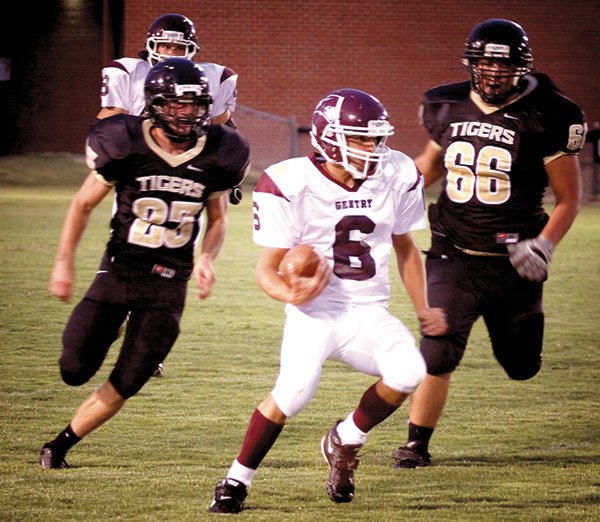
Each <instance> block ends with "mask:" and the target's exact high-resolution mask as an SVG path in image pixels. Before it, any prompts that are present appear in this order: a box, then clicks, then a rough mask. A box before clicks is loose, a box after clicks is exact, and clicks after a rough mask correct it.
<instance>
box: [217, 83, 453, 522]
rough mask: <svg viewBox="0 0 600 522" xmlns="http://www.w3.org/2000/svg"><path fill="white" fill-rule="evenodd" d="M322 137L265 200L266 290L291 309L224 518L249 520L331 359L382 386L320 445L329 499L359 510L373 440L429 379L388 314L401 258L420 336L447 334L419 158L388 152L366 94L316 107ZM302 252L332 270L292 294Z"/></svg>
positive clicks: (349, 92)
mask: <svg viewBox="0 0 600 522" xmlns="http://www.w3.org/2000/svg"><path fill="white" fill-rule="evenodd" d="M311 134H312V141H313V146H314V147H315V149H316V151H317V153H316V154H312V155H310V156H308V157H302V158H293V159H289V160H286V161H283V162H281V163H278V164H276V165H273V166H272V167H270V168H268V169H267V170H266V171H265V172H264V173H263V175H262V176H261V178H260V180H259V181H258V184H257V186H256V188H255V191H254V196H253V197H254V201H253V203H254V240H255V242H256V243H257V244H258V245H259V246H261V247H262V250H261V253H260V256H259V260H258V264H257V268H256V280H257V282H258V285H259V286H260V288H261V289H262V290H263V291H264V292H265V293H266V294H267V295H269V296H270V297H272V298H273V299H276V300H279V301H282V302H284V303H287V304H286V314H287V318H286V323H285V328H284V333H283V341H282V345H281V367H280V373H279V377H278V379H277V382H276V384H275V387H274V388H273V390H272V391H271V393H270V394H269V396H268V397H267V398H266V399H265V400H264V401H263V402H262V403H261V404H260V405H259V406H258V408H257V409H256V410H255V412H254V414H253V415H252V418H251V420H250V424H249V426H248V429H247V431H246V435H245V438H244V441H243V444H242V448H241V451H240V453H239V455H238V457H237V458H236V459H235V460H234V461H233V464H232V465H231V467H230V469H229V471H228V473H227V475H226V478H225V479H223V480H221V481H219V482H218V484H217V486H216V489H215V493H214V497H213V501H212V504H211V506H210V508H209V511H210V512H213V513H239V512H240V511H241V510H242V509H243V503H244V500H245V498H246V495H247V492H248V488H249V486H250V483H251V481H252V479H253V477H254V475H255V473H256V471H257V468H258V466H259V464H260V463H261V461H262V460H263V458H264V457H265V455H266V454H267V452H268V451H269V449H270V448H271V446H272V445H273V443H274V442H275V440H276V439H277V437H278V436H279V433H280V432H281V430H282V428H283V426H284V424H285V422H286V420H287V419H288V418H291V417H293V416H295V415H296V414H297V413H299V412H300V411H302V410H303V409H304V408H305V407H306V406H307V404H308V403H309V401H310V400H311V398H312V397H313V395H314V393H315V391H316V389H317V386H318V383H319V380H320V376H321V370H322V366H323V363H324V362H325V361H326V360H327V359H330V360H335V361H339V362H343V363H345V364H347V365H349V366H351V367H352V368H355V369H356V370H358V371H360V372H362V373H365V374H368V375H372V376H374V377H377V378H378V379H377V381H376V382H375V383H374V384H373V385H372V386H371V387H369V388H368V389H367V390H366V391H365V392H364V394H363V396H362V398H361V399H360V401H359V403H358V406H357V408H356V409H355V410H354V411H353V412H351V413H350V414H349V415H348V416H347V417H346V418H345V419H344V420H341V421H338V422H337V423H336V424H335V425H334V426H333V427H332V428H331V429H330V430H329V432H328V433H327V434H326V435H325V436H324V437H323V439H322V440H321V450H322V454H323V457H324V459H325V461H326V463H327V465H328V466H329V477H328V480H327V483H326V489H327V492H328V494H329V496H330V498H331V499H332V500H333V501H334V502H350V501H351V500H352V498H353V496H354V469H356V467H357V465H358V459H357V454H358V451H359V449H360V448H361V447H362V445H363V444H364V442H365V439H366V437H367V434H368V432H369V431H370V430H371V429H372V428H373V427H374V426H376V425H377V424H379V423H380V422H382V421H383V420H384V419H386V418H387V417H389V416H390V415H391V414H392V413H393V412H394V411H395V410H396V409H397V408H398V407H399V406H400V405H401V404H402V402H403V401H404V400H405V399H406V397H407V396H408V395H409V394H410V393H412V392H413V391H414V390H415V389H416V387H417V386H418V385H419V383H420V382H421V380H422V379H423V378H424V377H425V363H424V361H423V358H422V357H421V354H420V352H419V350H418V348H417V346H416V343H415V339H414V337H413V336H412V334H411V333H410V331H409V330H408V328H407V327H406V326H405V325H404V324H403V323H402V322H401V321H400V320H399V319H397V318H396V317H394V316H392V315H391V314H390V312H389V310H388V299H389V297H390V280H389V274H388V264H389V256H390V253H391V251H392V250H393V251H394V252H395V254H396V258H397V261H398V270H399V273H400V276H401V278H402V281H403V283H404V286H405V288H406V290H407V293H408V295H409V296H410V299H411V301H412V304H413V306H414V309H415V311H416V315H417V317H418V319H419V321H420V325H421V331H422V332H423V333H424V334H426V335H438V334H440V333H442V332H444V331H445V330H446V319H445V312H444V311H443V310H441V309H439V308H437V309H435V308H430V307H429V305H428V302H427V296H426V291H425V277H424V267H423V261H422V259H421V253H420V251H419V248H418V247H417V245H416V243H415V242H414V241H413V239H412V236H411V231H412V230H416V229H422V228H425V225H426V219H425V203H424V199H423V197H424V196H423V182H422V179H421V175H420V173H419V171H418V170H417V168H416V166H415V164H414V162H413V161H412V160H411V159H410V158H409V157H408V156H406V155H404V154H403V153H401V152H398V151H393V150H391V149H389V148H388V147H386V145H385V142H386V139H387V137H388V136H391V135H392V134H393V127H392V125H391V124H390V123H389V121H388V115H387V111H386V110H385V107H384V106H383V105H382V104H381V102H380V101H379V100H377V99H376V98H375V97H373V96H371V95H370V94H368V93H366V92H363V91H360V90H356V89H338V90H335V91H333V92H331V93H330V94H329V95H328V96H326V97H325V98H324V99H323V100H321V101H320V102H319V104H318V105H317V107H316V109H315V112H314V114H313V122H312V132H311ZM298 244H309V245H312V246H313V247H314V248H315V249H317V250H318V251H319V252H320V253H321V254H322V259H321V261H320V264H319V266H318V268H317V271H316V273H315V275H314V276H313V277H300V276H299V275H298V273H294V272H293V271H292V273H291V274H290V276H291V279H290V280H289V281H290V285H289V286H288V284H287V283H286V282H285V280H284V278H283V277H282V275H281V273H280V272H279V266H280V263H281V260H282V258H283V257H284V255H285V254H286V253H287V252H288V250H289V249H291V248H292V247H294V246H295V245H298Z"/></svg>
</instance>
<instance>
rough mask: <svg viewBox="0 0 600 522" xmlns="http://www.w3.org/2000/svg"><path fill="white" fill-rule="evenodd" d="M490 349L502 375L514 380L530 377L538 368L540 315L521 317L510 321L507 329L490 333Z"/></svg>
mask: <svg viewBox="0 0 600 522" xmlns="http://www.w3.org/2000/svg"><path fill="white" fill-rule="evenodd" d="M491 336H492V347H493V349H494V355H495V357H496V359H497V360H498V362H499V363H500V364H501V365H502V368H504V371H505V372H506V374H507V375H508V376H509V377H510V378H511V379H514V380H517V381H525V380H527V379H531V378H532V377H534V376H535V375H536V374H537V373H538V372H539V371H540V369H541V367H542V345H543V340H544V314H543V313H541V312H537V313H534V314H530V315H526V316H521V317H518V318H515V319H513V320H511V321H510V323H509V327H508V329H506V330H505V331H500V332H494V333H493V334H491Z"/></svg>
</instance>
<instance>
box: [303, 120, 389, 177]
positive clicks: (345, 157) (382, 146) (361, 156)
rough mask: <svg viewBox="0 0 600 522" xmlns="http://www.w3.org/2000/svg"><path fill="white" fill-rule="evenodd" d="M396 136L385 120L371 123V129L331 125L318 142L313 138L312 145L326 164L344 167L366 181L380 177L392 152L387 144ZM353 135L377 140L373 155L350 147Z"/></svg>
mask: <svg viewBox="0 0 600 522" xmlns="http://www.w3.org/2000/svg"><path fill="white" fill-rule="evenodd" d="M393 134H394V131H393V127H392V125H390V123H389V122H387V121H383V120H372V121H370V122H369V124H368V127H353V126H346V125H340V124H339V123H330V124H329V125H327V126H326V127H325V129H324V130H323V132H322V134H321V136H320V140H319V141H318V142H317V141H315V140H314V138H313V146H315V148H316V149H317V150H318V151H319V153H320V154H322V155H323V157H324V158H325V159H326V160H327V161H331V162H332V163H335V164H338V165H341V166H343V167H344V169H345V170H346V171H347V172H348V173H349V174H350V175H351V176H352V177H353V178H354V179H365V178H367V177H371V176H375V175H377V174H378V173H379V171H380V167H381V165H382V164H383V163H384V162H385V161H386V160H387V159H388V158H389V157H390V154H391V151H390V149H389V147H387V146H386V141H387V138H388V136H391V135H393ZM352 136H359V137H360V136H367V137H369V138H375V143H376V147H375V150H374V151H372V152H371V151H368V150H363V149H358V148H355V147H352V146H350V145H349V144H348V138H350V137H352ZM323 145H325V146H323ZM352 160H355V161H352ZM361 163H362V167H361V165H360V164H361Z"/></svg>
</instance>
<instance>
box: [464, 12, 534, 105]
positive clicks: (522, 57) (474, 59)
mask: <svg viewBox="0 0 600 522" xmlns="http://www.w3.org/2000/svg"><path fill="white" fill-rule="evenodd" d="M462 58H463V64H464V65H465V66H466V67H467V68H468V69H469V73H470V75H471V88H472V89H473V90H474V91H475V92H476V93H477V94H478V95H479V96H481V98H482V99H483V101H485V102H486V103H489V104H491V105H499V104H502V103H503V102H504V101H506V100H507V99H508V98H509V97H510V96H511V95H513V94H514V93H515V92H517V91H518V90H519V84H520V83H521V80H522V78H523V76H525V75H526V74H527V73H528V72H530V71H531V69H532V66H533V55H532V53H531V48H530V47H529V38H528V37H527V34H526V33H525V31H524V30H523V28H522V27H521V26H520V25H519V24H517V23H515V22H513V21H511V20H505V19H502V18H491V19H489V20H484V21H483V22H480V23H478V24H477V25H476V26H475V27H473V29H472V30H471V32H470V34H469V36H468V38H467V41H466V42H465V50H464V52H463V55H462ZM482 64H487V65H482ZM490 64H496V65H495V66H494V65H490ZM486 80H487V82H488V88H487V89H484V86H483V85H484V81H486ZM494 80H496V81H497V83H493V82H494ZM507 80H508V81H507ZM490 82H492V83H493V85H492V86H490V85H489V84H490Z"/></svg>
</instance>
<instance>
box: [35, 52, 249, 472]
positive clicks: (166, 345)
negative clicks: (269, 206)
mask: <svg viewBox="0 0 600 522" xmlns="http://www.w3.org/2000/svg"><path fill="white" fill-rule="evenodd" d="M145 98H146V109H147V111H148V113H149V116H148V117H141V116H130V115H124V114H120V115H116V116H112V117H110V118H107V119H101V120H98V121H97V122H96V123H95V124H94V125H93V127H92V128H91V130H90V133H89V136H88V140H87V145H86V149H87V160H88V165H89V167H90V168H91V169H92V172H91V173H90V175H89V176H88V177H87V179H86V180H85V182H84V183H83V185H82V187H81V188H80V190H79V191H78V192H77V194H76V195H75V196H74V198H73V201H72V202H71V205H70V207H69V211H68V213H67V217H66V219H65V223H64V226H63V230H62V235H61V238H60V243H59V247H58V253H57V256H56V260H55V263H54V267H53V269H52V274H51V276H50V282H49V291H50V293H51V294H52V295H54V296H55V297H57V298H58V299H60V300H63V301H68V300H69V298H70V297H71V293H72V287H73V281H74V260H75V251H76V249H77V245H78V244H79V241H80V239H81V237H82V234H83V232H84V229H85V226H86V223H87V221H88V218H89V215H90V214H91V212H92V209H93V208H94V207H95V206H96V205H98V203H99V202H100V201H102V199H103V198H104V197H105V196H106V195H107V194H108V193H109V192H110V191H111V189H112V188H113V187H114V188H115V202H114V205H113V209H114V210H113V216H112V220H111V222H110V237H109V240H108V243H107V247H106V252H105V254H104V256H103V258H102V261H101V263H100V267H99V269H98V272H97V275H96V278H95V280H94V282H93V283H92V285H91V286H90V288H89V290H88V291H87V293H86V295H85V296H84V298H83V300H82V301H81V302H80V303H79V304H78V305H77V306H76V307H75V309H74V310H73V313H72V314H71V317H70V319H69V321H68V323H67V325H66V328H65V331H64V334H63V348H62V354H61V357H60V372H61V375H62V378H63V381H64V382H65V383H66V384H68V385H70V386H79V385H81V384H84V383H85V382H87V381H88V380H89V379H90V378H91V377H92V376H93V375H94V374H95V373H96V372H97V370H98V369H99V368H100V366H101V364H102V362H103V360H104V358H105V356H106V354H107V352H108V349H109V347H110V345H111V344H112V343H113V342H114V341H115V339H116V338H117V333H118V331H119V327H120V326H121V325H122V324H123V322H124V321H125V318H126V317H127V315H128V314H129V320H128V321H127V327H126V329H125V335H124V339H123V345H122V347H121V351H120V354H119V357H118V359H117V362H116V363H115V366H114V368H113V370H112V372H111V374H110V376H109V378H108V380H107V381H106V382H105V383H104V384H102V385H101V386H100V387H99V388H98V389H97V390H96V391H94V392H93V393H92V394H91V395H90V396H89V397H88V398H87V399H86V400H85V401H84V402H83V403H82V404H81V406H80V407H79V409H78V410H77V412H76V413H75V415H74V417H73V418H72V420H71V422H70V423H69V425H68V426H67V427H66V429H64V430H63V431H62V432H61V433H59V434H58V436H57V437H56V438H55V439H54V440H52V441H50V442H48V443H46V444H45V445H44V447H43V448H42V450H41V452H40V458H39V462H40V464H41V465H42V466H43V467H44V468H55V469H61V468H66V467H67V463H66V461H65V455H66V452H67V451H68V450H69V449H70V448H71V447H72V446H73V445H74V444H75V443H76V442H78V441H79V440H80V439H81V438H83V437H84V436H86V435H87V434H88V433H90V432H91V431H93V430H95V429H96V428H98V427H99V426H101V425H102V424H103V423H104V422H106V421H107V420H108V419H110V418H111V417H112V416H113V415H115V414H116V413H117V412H118V411H119V409H120V408H121V407H122V406H123V404H124V403H125V401H126V400H127V399H128V398H129V397H132V396H133V395H135V394H136V393H137V392H138V391H139V390H140V389H141V388H142V386H144V384H145V383H146V382H147V381H148V379H149V378H150V376H151V375H152V373H153V371H154V369H155V368H156V365H157V364H158V363H159V362H161V361H162V360H163V359H164V358H165V357H166V355H167V354H168V353H169V351H170V350H171V347H172V346H173V344H174V343H175V340H176V338H177V336H178V334H179V321H180V318H181V314H182V312H183V308H184V303H185V297H186V289H187V281H188V279H190V277H191V276H192V275H194V276H195V279H196V284H197V289H198V297H199V298H201V299H204V298H206V297H208V296H210V294H211V291H212V287H213V283H214V281H215V273H214V270H213V262H214V260H215V258H216V257H217V254H218V252H219V249H220V247H221V245H222V242H223V238H224V235H225V228H226V202H225V201H224V199H223V198H222V197H221V195H222V194H223V193H224V192H226V191H228V190H229V189H231V188H232V187H234V186H236V185H238V184H239V183H240V182H241V181H242V179H243V178H244V175H245V173H246V171H247V168H248V166H249V147H248V144H247V142H246V140H245V139H244V138H243V137H242V136H241V135H240V134H239V133H238V132H237V131H235V130H233V129H231V128H229V127H226V126H224V125H210V118H209V109H210V103H211V95H210V92H209V89H208V83H207V81H206V76H205V75H204V73H203V72H202V69H201V67H199V66H198V65H196V64H194V63H193V62H192V61H190V60H187V59H184V58H171V59H167V60H165V61H162V62H159V63H158V64H156V65H155V66H154V67H153V68H152V69H151V70H150V72H149V73H148V76H147V78H146V81H145ZM203 210H205V211H206V212H205V218H206V229H205V232H204V235H203V237H202V245H201V249H200V250H201V251H200V255H199V256H198V258H197V259H196V261H195V262H194V251H195V248H196V245H197V244H198V242H199V241H200V237H199V234H200V230H201V216H202V212H203Z"/></svg>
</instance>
